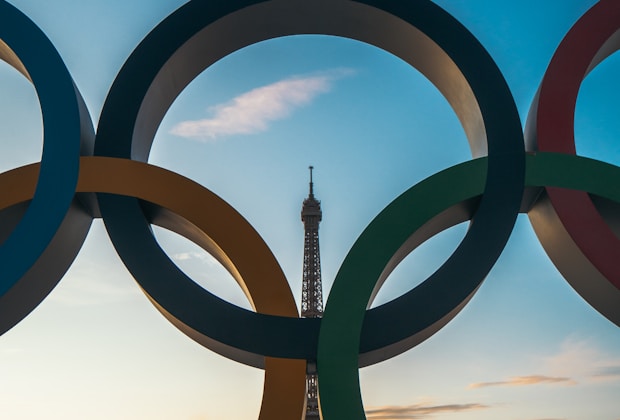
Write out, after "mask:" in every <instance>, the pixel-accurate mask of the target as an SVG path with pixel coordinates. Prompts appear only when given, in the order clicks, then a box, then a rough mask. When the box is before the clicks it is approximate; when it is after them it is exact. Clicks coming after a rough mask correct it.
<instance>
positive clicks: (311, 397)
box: [301, 166, 323, 420]
mask: <svg viewBox="0 0 620 420" xmlns="http://www.w3.org/2000/svg"><path fill="white" fill-rule="evenodd" d="M309 169H310V190H309V193H308V198H306V199H305V200H304V202H303V206H302V208H301V221H302V222H303V223H304V231H305V237H304V267H303V279H302V291H301V316H302V317H304V318H320V317H321V316H323V286H322V284H321V255H320V251H319V223H320V222H321V219H322V216H323V214H322V212H321V202H320V201H319V200H317V199H316V198H315V197H314V183H313V182H312V170H313V169H314V168H313V167H312V166H310V168H309ZM307 372H308V373H307V392H308V395H307V402H306V420H319V419H320V413H319V400H318V383H317V374H316V363H315V362H313V361H310V362H308V368H307Z"/></svg>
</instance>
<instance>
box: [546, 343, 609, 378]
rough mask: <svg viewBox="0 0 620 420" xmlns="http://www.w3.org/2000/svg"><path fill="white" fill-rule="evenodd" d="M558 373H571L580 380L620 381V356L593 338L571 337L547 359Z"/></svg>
mask: <svg viewBox="0 0 620 420" xmlns="http://www.w3.org/2000/svg"><path fill="white" fill-rule="evenodd" d="M545 364H546V366H547V369H548V370H549V371H550V372H553V374H556V375H562V376H564V375H567V376H568V375H570V376H572V377H578V378H580V382H582V381H583V382H600V381H620V358H619V357H618V356H617V355H610V354H609V353H607V352H605V351H604V350H602V349H601V348H600V347H599V346H597V345H596V344H595V343H593V342H592V340H587V339H580V338H575V337H570V338H568V339H566V340H564V342H563V343H562V346H561V348H560V351H559V352H558V353H557V354H554V355H553V356H551V357H547V358H546V359H545Z"/></svg>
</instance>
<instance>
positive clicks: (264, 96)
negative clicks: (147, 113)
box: [170, 69, 355, 141]
mask: <svg viewBox="0 0 620 420" xmlns="http://www.w3.org/2000/svg"><path fill="white" fill-rule="evenodd" d="M354 73H355V71H354V70H352V69H336V70H331V71H327V72H322V73H319V74H315V75H311V76H293V77H290V78H287V79H284V80H280V81H278V82H275V83H272V84H270V85H266V86H261V87H258V88H256V89H252V90H250V91H249V92H245V93H243V94H241V95H239V96H237V97H235V98H233V99H232V100H231V101H229V102H226V103H223V104H219V105H216V106H214V107H211V108H209V109H208V111H209V113H210V114H211V116H209V117H208V118H204V119H201V120H194V121H184V122H181V123H179V124H177V125H176V126H174V127H173V128H172V130H171V131H170V132H171V133H172V134H174V135H177V136H180V137H185V138H190V139H194V140H199V141H213V140H215V139H217V138H221V137H224V136H230V135H234V134H253V133H257V132H262V131H265V130H267V129H268V128H269V124H270V123H271V122H273V121H277V120H281V119H283V118H286V117H288V116H289V115H291V113H292V112H293V111H294V110H295V109H296V108H299V107H302V106H304V105H308V104H309V103H311V102H312V101H313V100H314V99H315V98H316V97H317V96H319V95H321V94H324V93H327V92H329V91H330V90H331V89H332V87H333V83H334V81H336V80H337V79H340V78H342V77H346V76H350V75H352V74H354Z"/></svg>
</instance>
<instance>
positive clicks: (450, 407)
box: [366, 403, 489, 420]
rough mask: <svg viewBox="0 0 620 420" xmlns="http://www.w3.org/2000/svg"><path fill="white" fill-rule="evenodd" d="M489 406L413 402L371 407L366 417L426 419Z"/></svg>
mask: <svg viewBox="0 0 620 420" xmlns="http://www.w3.org/2000/svg"><path fill="white" fill-rule="evenodd" d="M487 408H489V406H488V405H484V404H478V403H471V404H446V405H424V404H413V405H407V406H387V407H376V408H370V409H368V410H366V417H367V418H368V419H371V420H397V419H398V420H400V419H410V420H411V419H425V418H431V417H432V416H434V415H435V414H445V413H459V412H463V411H474V410H483V409H487Z"/></svg>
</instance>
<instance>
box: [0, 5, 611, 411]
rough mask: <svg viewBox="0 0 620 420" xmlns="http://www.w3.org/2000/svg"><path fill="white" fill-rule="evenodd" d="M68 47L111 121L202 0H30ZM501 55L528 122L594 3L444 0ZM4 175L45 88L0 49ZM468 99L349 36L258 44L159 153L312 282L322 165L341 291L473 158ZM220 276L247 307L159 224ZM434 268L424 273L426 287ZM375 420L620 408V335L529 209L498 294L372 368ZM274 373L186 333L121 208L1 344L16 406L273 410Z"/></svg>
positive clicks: (91, 97) (160, 144) (607, 152)
mask: <svg viewBox="0 0 620 420" xmlns="http://www.w3.org/2000/svg"><path fill="white" fill-rule="evenodd" d="M10 2H11V3H12V4H14V5H15V6H17V7H18V8H20V9H21V10H22V11H23V12H25V13H26V14H27V15H28V16H29V17H30V18H31V19H32V20H33V21H34V22H35V23H37V24H38V25H39V26H40V27H41V28H42V29H43V30H44V32H45V33H46V34H47V35H48V37H49V38H50V39H51V40H52V42H53V43H54V45H55V46H56V48H57V49H58V51H59V52H60V54H61V56H62V57H63V59H64V60H65V62H66V63H67V66H68V68H69V70H70V72H71V74H72V75H73V77H74V80H75V82H76V84H77V86H78V88H79V89H80V91H81V92H82V94H83V95H84V97H85V100H86V102H87V105H88V107H89V110H90V112H91V115H92V117H93V121H95V124H96V121H97V120H98V117H99V113H100V110H101V107H102V105H103V102H104V100H105V96H106V93H107V90H108V89H109V87H110V85H111V84H112V82H113V80H114V78H115V76H116V73H117V72H118V71H119V69H120V68H121V66H122V63H123V62H124V60H125V59H126V58H127V56H128V55H129V54H130V53H131V51H132V50H133V49H134V48H135V46H136V45H137V44H138V43H139V41H140V40H141V39H142V38H143V37H144V36H145V35H146V34H147V33H148V31H149V30H150V29H152V28H153V27H154V26H155V25H156V24H157V23H158V22H159V21H161V20H162V19H164V18H165V17H166V16H167V15H168V14H169V13H171V12H172V11H173V10H175V9H176V8H178V7H179V6H181V5H182V4H184V3H185V2H184V1H181V0H158V1H157V2H149V1H146V0H139V1H138V0H135V1H131V2H127V1H124V2H122V1H118V0H106V1H104V0H91V1H88V2H80V1H75V0H54V1H50V2H41V1H40V0H11V1H10ZM436 3H438V4H439V5H440V6H442V7H443V8H445V9H446V10H447V11H448V12H450V13H451V14H453V15H454V16H455V17H456V18H457V19H459V20H460V21H461V22H462V23H464V24H465V26H466V27H467V28H468V29H469V30H470V31H471V32H472V33H473V34H474V35H475V36H476V37H478V39H479V40H480V41H481V42H482V44H483V45H484V46H485V47H486V48H487V49H488V50H489V52H490V54H491V56H492V57H493V58H494V59H495V60H496V62H497V63H498V65H499V67H500V69H501V70H502V72H503V74H504V76H505V78H506V80H507V82H508V84H509V86H510V88H511V90H512V93H513V95H514V97H515V101H516V103H517V106H518V109H519V112H520V114H521V117H522V120H523V121H524V120H525V116H526V115H527V112H528V110H529V106H530V103H531V101H532V99H533V96H534V94H535V92H536V89H537V87H538V84H539V82H540V80H541V78H542V75H543V73H544V71H545V69H546V66H547V64H548V62H549V60H550V58H551V56H552V54H553V51H554V50H555V48H556V46H557V45H558V44H559V42H560V40H561V39H562V37H563V35H564V34H565V33H566V32H567V31H568V29H569V28H570V27H571V25H572V24H573V23H574V22H575V21H576V20H577V19H578V17H579V16H580V15H581V14H583V13H584V12H585V11H586V10H587V9H588V8H589V7H590V6H592V5H593V4H594V3H595V2H594V1H592V0H563V1H546V2H541V1H533V0H521V1H509V2H497V1H492V0H467V1H465V0H441V1H437V2H436ZM617 61H618V57H616V56H612V57H610V58H609V59H608V60H606V61H605V62H604V63H603V64H602V65H600V66H599V67H598V68H596V69H595V70H594V71H593V72H592V74H591V75H589V77H588V79H587V80H586V82H585V83H584V85H583V86H582V91H581V92H580V96H579V102H578V106H577V114H576V137H577V149H578V151H579V153H580V154H583V155H586V156H591V157H595V158H599V159H603V160H606V161H608V162H611V163H615V164H620V145H619V144H620V143H618V142H617V140H616V139H617V138H618V136H619V135H620V122H618V119H617V117H616V112H617V106H618V105H617V104H616V103H615V102H614V99H615V98H614V94H615V92H618V91H619V89H618V88H620V86H619V85H620V83H619V82H618V79H617V77H616V75H617V69H618V65H620V63H617ZM0 91H2V92H3V94H2V95H0V110H2V112H1V113H0V138H2V143H1V144H0V148H1V152H0V169H1V170H2V171H5V170H8V169H11V168H14V167H16V166H20V165H22V164H25V163H29V162H34V161H38V160H39V158H40V149H41V144H40V138H41V123H40V112H39V110H38V104H37V101H36V95H35V94H34V91H33V89H32V87H31V86H30V85H29V84H28V82H27V81H26V80H25V79H23V78H22V77H21V76H20V75H19V74H17V72H15V71H14V70H13V69H11V68H9V67H8V66H6V65H3V64H2V63H0ZM470 158H471V157H470V152H469V149H468V146H467V141H466V139H465V135H464V133H463V130H462V128H461V127H460V125H459V123H458V120H457V118H456V116H455V115H454V113H453V112H452V111H451V109H450V107H449V106H448V104H447V102H446V101H445V100H444V99H443V97H442V96H441V95H440V94H439V93H438V92H437V91H436V90H435V88H434V87H433V86H432V85H431V84H430V83H429V82H428V81H426V80H425V79H424V78H423V77H422V76H421V75H420V74H419V73H418V72H417V71H416V70H415V69H412V68H411V67H410V66H409V65H407V64H405V63H403V62H402V61H400V60H399V59H397V58H395V57H393V56H391V55H390V54H388V53H385V52H383V51H380V50H378V49H376V48H374V47H370V46H368V45H364V44H361V43H359V42H356V41H351V40H347V39H342V38H334V37H326V36H294V37H287V38H282V39H276V40H272V41H268V42H263V43H260V44H257V45H254V46H251V47H248V48H245V49H243V50H241V51H238V52H236V53H234V54H232V55H230V56H228V57H226V58H225V59H223V60H221V61H220V62H218V63H216V64H215V65H213V66H212V67H211V68H209V69H207V70H206V71H205V72H204V73H203V74H201V75H200V76H199V77H198V78H197V79H196V80H195V81H194V82H193V83H192V84H191V85H190V86H189V87H188V88H187V89H186V91H184V92H183V93H182V94H181V96H180V97H179V98H178V99H177V101H176V102H175V103H174V104H173V106H172V107H171V109H170V110H169V112H168V114H167V115H166V117H165V118H164V120H163V121H162V124H161V126H160V129H159V132H158V134H157V137H156V141H155V144H154V147H153V151H152V153H151V159H150V162H151V163H153V164H156V165H160V166H163V167H166V168H168V169H171V170H174V171H176V172H179V173H181V174H183V175H186V176H188V177H189V178H191V179H193V180H195V181H197V182H199V183H201V184H203V185H204V186H206V187H207V188H209V189H211V190H212V191H214V192H215V193H217V194H218V195H220V196H221V197H222V198H224V199H225V200H226V201H228V202H229V203H230V204H231V205H233V206H234V207H235V208H236V209H237V210H238V211H239V212H240V213H241V214H242V215H244V217H246V218H247V219H248V220H249V221H250V223H251V224H252V225H253V226H254V227H255V228H256V229H257V230H258V232H259V233H260V234H261V235H262V236H263V238H264V239H265V241H266V242H267V244H268V245H269V246H270V248H271V249H272V251H273V252H274V254H275V255H276V257H277V259H278V261H279V262H280V264H281V265H282V267H283V269H284V272H285V273H286V275H287V277H288V279H289V283H290V285H291V288H292V289H293V290H294V294H295V296H296V298H298V299H299V296H300V294H301V263H302V243H303V242H302V241H303V226H302V224H301V221H300V218H299V217H300V214H299V212H300V210H301V202H302V200H303V198H304V197H305V195H306V194H307V182H308V171H307V167H308V165H314V167H315V193H316V195H317V197H318V198H319V199H320V200H321V201H322V207H323V222H322V224H321V230H320V237H321V251H322V254H321V257H322V263H323V281H324V296H327V295H328V292H329V287H330V285H331V282H332V280H333V278H334V277H335V274H336V272H337V270H338V267H339V266H340V263H341V262H342V260H343V258H344V256H345V255H346V253H347V251H348V249H349V248H350V246H351V245H352V244H353V242H354V240H355V239H356V237H357V236H358V235H359V234H360V233H361V231H362V230H363V229H364V227H365V226H366V225H367V224H368V223H369V222H370V221H371V220H372V218H373V217H374V216H375V215H376V214H377V213H378V212H379V211H380V210H381V209H382V208H384V207H385V206H386V205H387V204H388V203H389V202H390V201H391V200H393V199H394V198H395V197H397V196H398V195H399V194H400V193H402V192H403V191H405V190H406V189H407V188H408V187H410V186H411V185H413V184H415V183H416V182H419V181H420V180H422V179H424V178H425V177H427V176H429V175H431V174H433V173H435V172H437V171H439V170H441V169H444V168H446V167H449V166H451V165H454V164H456V163H459V162H463V161H466V160H469V159H470ZM465 229H466V226H465V225H459V226H456V227H454V228H452V229H449V230H448V231H446V232H443V233H442V234H440V235H438V236H437V237H435V238H433V239H432V240H430V241H429V242H428V243H426V244H424V245H423V246H421V247H420V248H419V249H417V250H416V251H414V252H413V253H412V254H411V255H410V256H409V257H407V258H406V259H405V260H404V261H403V263H401V265H400V266H399V267H398V268H397V269H396V270H395V272H394V273H393V274H392V275H391V277H390V278H389V279H388V281H387V282H386V284H385V286H384V289H383V290H382V291H381V292H380V294H379V296H378V298H377V302H376V303H377V304H379V303H383V302H386V301H389V300H390V299H391V298H394V297H396V296H398V295H399V294H401V293H403V292H404V291H406V290H409V289H410V288H411V287H413V286H414V285H415V284H416V282H418V283H419V282H420V281H422V280H423V279H424V278H425V277H426V276H427V275H429V274H430V273H432V272H433V270H434V269H436V268H437V267H438V266H439V265H440V264H441V263H442V262H443V261H445V259H446V258H447V256H449V254H450V252H451V251H452V250H453V249H454V248H455V247H456V245H457V244H458V241H459V239H460V238H461V237H462V236H463V235H464V232H465ZM156 235H157V237H158V239H159V240H160V242H161V243H162V246H163V247H164V248H165V249H166V250H167V251H168V253H169V255H171V256H173V258H174V259H175V261H176V262H177V263H178V264H179V266H181V267H182V268H183V269H184V270H185V271H186V272H187V273H189V274H190V275H191V276H192V278H194V279H195V280H196V281H197V282H198V283H200V284H201V285H203V286H205V287H207V288H208V289H209V290H212V291H214V292H216V293H217V294H218V295H219V296H221V297H223V298H226V299H228V300H230V301H231V302H234V303H236V304H238V305H240V306H245V307H247V303H246V302H245V300H244V297H243V294H242V293H241V291H240V290H239V288H238V287H237V286H236V284H235V283H234V281H233V280H232V278H231V277H230V276H228V275H227V273H226V272H225V271H224V270H223V269H222V268H221V266H219V265H218V264H217V263H215V262H214V260H213V259H212V258H210V257H209V256H208V255H207V254H205V253H204V252H203V251H202V250H200V249H198V248H197V247H196V246H194V245H193V244H191V243H190V242H189V241H187V240H185V239H183V238H180V237H178V236H177V235H175V234H171V233H169V232H165V231H163V230H161V229H156ZM412 279H413V281H412ZM360 377H361V383H362V391H363V398H364V404H365V407H366V408H367V412H368V418H369V419H383V420H386V419H463V420H467V419H474V418H475V419H483V420H485V419H498V418H501V419H510V420H543V419H545V420H552V419H553V420H582V419H583V420H585V419H592V418H596V419H602V420H618V419H620V407H619V405H618V403H617V395H619V392H620V330H619V329H618V327H617V326H615V325H613V324H612V323H611V322H609V321H608V320H606V319H605V318H603V317H602V316H601V315H599V314H598V313H597V312H596V311H594V310H593V309H592V308H591V307H589V306H588V304H587V303H585V302H584V301H583V300H582V299H581V298H580V297H579V296H578V295H577V294H576V293H575V292H574V291H573V290H572V289H571V288H570V287H569V286H568V284H567V283H566V282H565V281H564V280H563V279H562V277H561V276H560V275H559V273H558V272H557V270H556V269H555V268H554V266H553V265H552V264H551V262H550V261H549V259H548V257H547V256H546V255H545V253H544V251H543V250H542V247H541V246H540V244H539V243H538V241H537V240H536V237H535V235H534V233H533V231H532V229H531V227H530V226H529V223H528V221H527V217H525V216H520V217H519V220H518V223H517V226H516V227H515V230H514V233H513V236H512V238H511V240H510V241H509V244H508V246H507V248H506V250H505V251H504V253H503V254H502V256H501V258H500V259H499V261H498V262H497V264H496V266H495V268H494V269H493V271H492V272H491V274H490V275H489V277H488V278H487V280H486V281H485V283H484V284H483V286H482V288H481V289H480V291H479V292H478V293H477V295H476V296H475V297H474V299H473V300H472V301H471V302H470V304H469V305H468V306H467V307H466V308H465V309H464V310H463V311H462V313H461V314H459V316H457V317H456V318H455V320H454V321H453V322H451V323H450V324H449V325H447V326H446V327H445V328H443V329H442V330H441V331H439V332H438V333H437V334H436V335H435V336H433V337H431V338H430V339H429V340H427V341H426V342H424V343H422V344H421V345H419V346H418V347H416V348H414V349H412V350H411V351H409V352H407V353H405V354H403V355H401V356H398V357H395V358H393V359H391V360H389V361H386V362H383V363H380V364H378V365H375V366H372V367H368V368H364V369H362V370H361V373H360ZM261 390H262V372H261V371H259V370H256V369H253V368H249V367H245V366H242V365H240V364H238V363H235V362H231V361H228V360H226V359H223V358H222V357H220V356H218V355H215V354H213V353H212V352H210V351H208V350H206V349H204V348H202V347H201V346H200V345H198V344H196V343H195V342H193V341H191V340H190V339H188V338H186V337H185V336H184V335H183V334H182V333H181V332H179V331H178V330H176V329H175V328H174V327H173V326H172V325H170V324H169V323H168V322H167V321H166V320H165V319H164V318H163V317H161V315H160V314H159V313H158V312H157V311H156V310H155V309H154V308H153V307H152V306H151V304H150V303H149V302H148V301H147V299H145V298H144V296H143V295H142V294H141V292H140V291H139V289H138V287H137V286H136V284H135V282H133V280H132V278H131V277H130V275H129V274H128V273H127V271H126V270H125V268H124V267H123V265H122V263H121V262H120V260H119V258H118V257H117V256H116V254H115V252H114V250H113V248H112V246H111V245H110V243H109V240H108V239H107V235H106V233H105V230H104V228H103V226H102V224H101V222H100V221H96V222H95V223H94V225H93V228H92V230H91V233H90V234H89V237H88V239H87V241H86V243H85V245H84V247H83V249H82V251H81V252H80V255H79V256H78V258H77V260H76V261H75V263H74V264H73V266H72V268H71V269H70V271H69V272H68V273H67V274H66V276H65V278H64V279H63V280H62V281H61V283H60V284H59V286H58V287H57V288H56V289H55V290H54V291H53V292H52V293H51V294H50V296H49V297H48V298H47V299H46V300H45V301H44V302H43V303H42V304H41V305H40V306H39V307H38V308H37V309H36V310H35V311H34V312H33V313H32V314H31V315H29V316H28V317H27V318H26V319H25V320H24V321H22V322H21V323H20V324H18V325H17V326H16V327H14V328H13V329H12V330H10V331H9V332H7V333H5V334H4V335H3V336H1V337H0V414H1V415H2V417H6V418H11V419H35V418H37V419H38V418H52V419H56V418H58V419H60V418H62V419H82V418H92V419H109V418H116V419H147V418H148V419H246V418H247V419H249V418H256V416H257V413H258V409H259V404H260V393H261Z"/></svg>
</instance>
